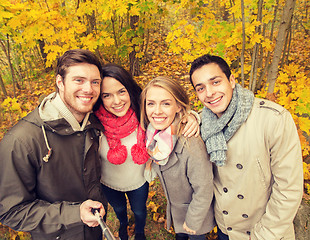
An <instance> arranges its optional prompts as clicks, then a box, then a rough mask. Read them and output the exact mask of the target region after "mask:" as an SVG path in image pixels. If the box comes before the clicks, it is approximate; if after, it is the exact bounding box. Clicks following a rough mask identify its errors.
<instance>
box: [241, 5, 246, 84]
mask: <svg viewBox="0 0 310 240" xmlns="http://www.w3.org/2000/svg"><path fill="white" fill-rule="evenodd" d="M241 17H242V51H241V57H240V59H241V85H242V87H244V52H245V19H244V0H241Z"/></svg>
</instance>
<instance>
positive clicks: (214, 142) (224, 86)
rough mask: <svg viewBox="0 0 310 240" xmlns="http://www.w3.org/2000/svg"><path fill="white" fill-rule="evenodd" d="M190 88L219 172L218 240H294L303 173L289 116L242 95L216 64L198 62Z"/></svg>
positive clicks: (206, 59)
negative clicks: (201, 104) (195, 96)
mask: <svg viewBox="0 0 310 240" xmlns="http://www.w3.org/2000/svg"><path fill="white" fill-rule="evenodd" d="M190 81H191V83H192V84H193V86H194V88H195V90H196V92H197V95H198V98H199V99H200V101H201V102H202V103H203V105H204V108H203V111H202V114H201V119H202V126H201V136H202V138H203V140H204V142H205V144H206V147H207V151H208V153H209V154H210V161H211V162H213V163H214V165H215V169H214V194H215V206H214V210H215V218H216V222H217V225H218V235H219V240H227V239H230V240H248V239H251V240H256V239H259V240H280V239H282V240H283V239H290V240H292V239H295V234H294V227H293V219H294V217H295V215H296V212H297V209H298V206H299V204H300V202H301V198H302V192H303V171H302V156H301V147H300V142H299V138H298V134H297V130H296V126H295V124H294V121H293V119H292V117H291V115H290V113H289V112H288V111H287V110H285V109H284V108H283V107H281V106H280V105H278V104H276V103H274V102H270V101H268V100H263V99H257V98H255V97H254V95H253V93H252V92H251V91H249V90H247V89H244V88H242V87H241V86H240V85H239V84H237V83H236V82H235V78H234V76H233V75H232V74H231V72H230V69H229V66H228V65H227V63H226V62H225V61H224V60H223V59H222V58H220V57H217V56H211V55H204V56H201V57H199V58H197V59H196V60H195V61H194V62H193V63H192V66H191V70H190Z"/></svg>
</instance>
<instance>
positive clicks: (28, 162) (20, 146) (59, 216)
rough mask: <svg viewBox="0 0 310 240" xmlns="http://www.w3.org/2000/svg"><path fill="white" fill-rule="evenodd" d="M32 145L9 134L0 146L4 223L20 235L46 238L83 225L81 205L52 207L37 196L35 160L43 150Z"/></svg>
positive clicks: (0, 205)
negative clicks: (70, 227)
mask: <svg viewBox="0 0 310 240" xmlns="http://www.w3.org/2000/svg"><path fill="white" fill-rule="evenodd" d="M29 134H31V132H29ZM30 145H31V143H29V142H26V141H25V138H23V137H17V136H14V135H12V134H11V133H10V132H9V133H8V134H6V136H5V137H4V138H3V140H2V141H1V142H0V221H1V223H2V224H4V225H7V226H9V227H11V228H12V229H14V230H18V231H30V232H40V233H45V234H49V233H56V232H58V231H60V230H61V229H63V228H67V227H69V226H72V227H73V226H74V225H82V222H81V220H80V216H79V212H80V211H79V207H80V204H79V203H74V202H54V203H50V202H48V201H44V200H42V199H39V196H37V193H36V182H37V180H38V177H37V174H38V172H39V170H40V161H38V160H37V159H35V158H36V155H37V154H38V153H37V152H35V151H40V150H38V149H34V148H32V147H30ZM43 179H44V178H43ZM41 180H42V178H41Z"/></svg>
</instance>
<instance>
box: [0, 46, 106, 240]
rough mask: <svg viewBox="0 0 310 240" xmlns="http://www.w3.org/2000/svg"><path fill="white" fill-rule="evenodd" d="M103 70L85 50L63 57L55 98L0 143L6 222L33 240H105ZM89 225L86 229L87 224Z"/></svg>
mask: <svg viewBox="0 0 310 240" xmlns="http://www.w3.org/2000/svg"><path fill="white" fill-rule="evenodd" d="M100 85H101V64H100V61H99V60H98V59H97V57H96V56H95V55H94V54H93V53H91V52H89V51H87V50H82V49H77V50H69V51H67V52H65V53H64V55H63V56H61V57H60V58H59V59H58V62H57V69H56V89H57V91H56V92H55V93H52V94H50V95H49V96H47V97H46V98H45V99H44V100H43V101H42V103H41V104H40V105H39V106H38V107H37V108H36V109H35V110H34V111H33V112H31V113H29V114H28V115H27V116H26V117H25V118H23V119H22V120H21V121H20V122H18V123H17V124H16V125H15V126H14V127H13V128H12V129H11V130H10V131H9V132H8V133H7V134H6V135H5V136H4V138H3V139H2V141H1V142H0V221H1V223H2V224H4V225H7V226H9V227H11V228H12V229H14V230H17V231H26V232H30V233H31V236H32V239H33V240H36V239H44V240H49V239H66V240H67V239H68V240H69V239H70V240H71V239H72V240H73V239H74V240H86V239H87V240H88V239H95V240H99V239H100V240H101V239H102V233H101V229H100V228H99V227H96V226H98V222H97V219H96V217H95V216H94V215H93V214H92V212H91V210H92V208H98V209H99V210H100V214H101V216H103V215H104V214H105V210H104V207H103V203H104V204H105V206H106V200H105V199H104V197H103V195H102V192H101V188H100V182H99V180H100V163H99V157H98V141H99V133H100V131H102V130H103V129H102V127H101V126H102V125H101V124H100V123H99V122H98V121H97V118H95V117H94V115H93V114H92V113H91V111H92V108H93V106H94V104H95V103H96V101H97V99H98V97H99V95H100ZM84 223H85V224H84Z"/></svg>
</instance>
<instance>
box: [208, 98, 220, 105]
mask: <svg viewBox="0 0 310 240" xmlns="http://www.w3.org/2000/svg"><path fill="white" fill-rule="evenodd" d="M221 99H222V98H217V99H215V100H214V101H212V102H209V103H210V104H214V103H217V102H218V101H220V100H221Z"/></svg>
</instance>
